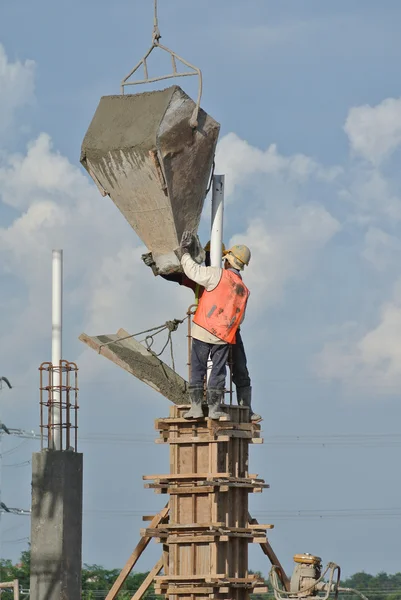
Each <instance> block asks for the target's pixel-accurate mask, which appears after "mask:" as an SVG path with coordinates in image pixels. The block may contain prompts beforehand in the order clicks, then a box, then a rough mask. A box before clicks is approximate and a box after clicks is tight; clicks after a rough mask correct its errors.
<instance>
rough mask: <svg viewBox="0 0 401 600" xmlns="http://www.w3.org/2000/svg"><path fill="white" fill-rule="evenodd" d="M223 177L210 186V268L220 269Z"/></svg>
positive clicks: (209, 368) (214, 177)
mask: <svg viewBox="0 0 401 600" xmlns="http://www.w3.org/2000/svg"><path fill="white" fill-rule="evenodd" d="M223 217H224V175H214V176H213V184H212V222H211V228H210V229H211V230H210V266H212V267H221V259H222V248H223ZM211 370H212V361H211V360H209V361H208V363H207V372H206V381H207V382H209V377H210V373H211Z"/></svg>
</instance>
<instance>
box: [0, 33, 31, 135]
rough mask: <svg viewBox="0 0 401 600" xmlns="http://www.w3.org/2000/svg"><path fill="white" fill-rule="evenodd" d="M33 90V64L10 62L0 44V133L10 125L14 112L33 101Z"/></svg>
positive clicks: (28, 61)
mask: <svg viewBox="0 0 401 600" xmlns="http://www.w3.org/2000/svg"><path fill="white" fill-rule="evenodd" d="M34 89H35V63H34V62H33V61H32V60H26V61H25V62H20V61H18V60H17V61H15V62H10V61H9V59H8V57H7V55H6V52H5V50H4V47H3V46H2V45H1V44H0V132H2V133H4V131H5V130H6V129H8V128H9V127H10V126H11V125H12V123H13V119H14V113H15V111H16V110H18V109H20V108H22V107H24V106H26V105H28V104H30V103H31V102H32V101H33V98H34Z"/></svg>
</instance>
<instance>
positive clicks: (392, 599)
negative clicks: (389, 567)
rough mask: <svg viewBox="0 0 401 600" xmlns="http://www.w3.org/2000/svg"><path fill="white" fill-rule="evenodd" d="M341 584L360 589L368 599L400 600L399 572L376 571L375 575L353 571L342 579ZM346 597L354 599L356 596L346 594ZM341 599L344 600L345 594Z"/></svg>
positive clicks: (400, 584)
mask: <svg viewBox="0 0 401 600" xmlns="http://www.w3.org/2000/svg"><path fill="white" fill-rule="evenodd" d="M341 585H342V586H343V587H348V588H354V589H357V590H359V591H361V592H362V593H363V594H364V595H365V596H367V598H369V600H401V573H395V574H394V575H387V573H378V575H375V576H373V575H369V574H368V573H363V572H362V573H355V575H352V577H349V578H348V579H346V580H345V581H342V582H341ZM347 598H348V599H349V600H354V599H355V598H356V596H353V597H352V599H350V594H347ZM341 600H345V595H342V596H341Z"/></svg>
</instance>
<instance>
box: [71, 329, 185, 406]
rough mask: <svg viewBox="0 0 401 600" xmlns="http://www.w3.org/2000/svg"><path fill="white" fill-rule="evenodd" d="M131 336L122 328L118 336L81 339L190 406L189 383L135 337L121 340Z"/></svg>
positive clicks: (169, 397) (161, 392) (141, 379)
mask: <svg viewBox="0 0 401 600" xmlns="http://www.w3.org/2000/svg"><path fill="white" fill-rule="evenodd" d="M128 335H129V333H128V332H126V331H125V330H124V329H119V330H118V332H117V333H116V334H106V335H97V336H92V337H91V336H89V335H87V334H86V333H82V334H81V335H80V336H79V339H80V340H81V342H84V344H86V345H87V346H89V348H92V349H93V350H95V351H96V352H98V353H99V354H101V355H102V356H104V357H106V358H108V359H109V360H111V362H113V363H114V364H116V365H118V366H119V367H121V368H122V369H124V370H125V371H128V373H130V374H131V375H134V377H136V378H137V379H139V380H140V381H143V382H144V383H146V384H147V385H149V386H150V387H151V388H153V389H154V390H156V391H157V392H159V393H160V394H162V395H163V396H165V398H168V400H170V401H171V402H174V403H175V404H188V383H187V382H186V381H185V379H183V378H182V377H181V376H180V375H178V373H176V372H175V371H173V369H171V368H170V367H169V366H168V365H166V363H164V362H163V361H162V360H161V359H160V358H159V357H157V356H155V355H154V354H152V353H151V352H149V351H148V350H147V349H146V348H145V346H143V345H142V344H140V343H139V342H138V341H137V340H136V339H135V338H133V337H130V338H129V339H125V340H122V341H119V340H121V338H123V337H126V336H128ZM105 344H107V345H105Z"/></svg>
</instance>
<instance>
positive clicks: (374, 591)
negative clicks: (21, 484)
mask: <svg viewBox="0 0 401 600" xmlns="http://www.w3.org/2000/svg"><path fill="white" fill-rule="evenodd" d="M30 558H31V556H30V550H26V551H24V552H22V554H21V558H20V560H19V562H18V563H17V564H16V565H14V564H13V563H12V562H11V561H10V560H4V559H1V560H0V581H13V580H14V579H18V580H19V586H20V589H24V590H28V589H29V571H30ZM119 573H120V569H105V568H103V567H101V566H100V565H84V566H83V569H82V600H104V599H105V598H106V596H107V592H108V591H109V590H110V588H111V587H112V585H113V583H114V581H115V580H116V579H117V577H118V575H119ZM147 574H148V573H132V574H131V575H129V577H127V580H126V582H125V583H124V586H123V588H122V590H121V592H120V593H119V595H118V599H119V600H130V599H131V598H132V596H133V594H134V592H135V591H136V590H137V589H138V588H139V586H140V585H141V584H142V582H143V580H144V579H145V578H146V576H147ZM258 575H260V576H262V575H261V574H260V573H258ZM341 586H342V587H346V588H354V589H357V590H359V591H361V592H362V593H363V594H364V595H365V596H366V597H367V598H368V599H369V600H401V573H395V574H394V575H388V574H387V573H379V574H378V575H369V574H368V573H355V575H352V577H349V578H348V579H346V580H344V581H342V582H341ZM12 597H13V595H12V592H11V591H10V592H9V591H8V590H7V591H4V592H3V594H2V595H1V600H12ZM143 598H144V599H145V600H161V597H160V596H156V595H155V593H154V589H153V586H151V587H150V588H149V589H148V591H147V592H146V594H145V595H144V596H143ZM251 598H252V600H273V598H274V596H273V594H271V593H269V594H255V595H253V596H251ZM339 600H360V599H359V597H358V596H356V595H353V594H340V595H339Z"/></svg>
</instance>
